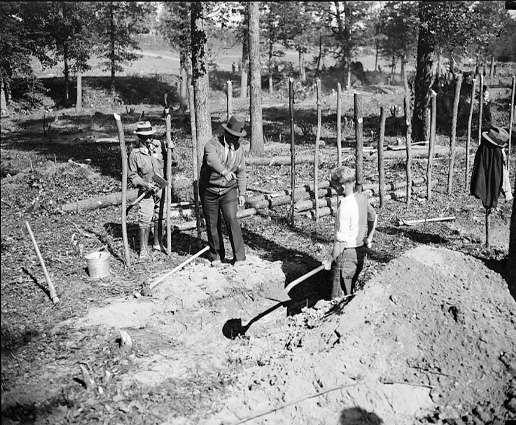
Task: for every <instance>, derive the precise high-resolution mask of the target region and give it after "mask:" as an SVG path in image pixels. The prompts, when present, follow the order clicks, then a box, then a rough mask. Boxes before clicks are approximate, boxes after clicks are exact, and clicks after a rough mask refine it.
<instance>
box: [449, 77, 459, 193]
mask: <svg viewBox="0 0 516 425" xmlns="http://www.w3.org/2000/svg"><path fill="white" fill-rule="evenodd" d="M461 86H462V74H458V75H457V80H456V82H455V98H454V100H453V114H452V125H451V138H450V167H449V169H448V195H451V193H452V185H453V168H454V165H455V164H454V162H455V136H456V134H457V115H458V113H459V99H460V88H461Z"/></svg>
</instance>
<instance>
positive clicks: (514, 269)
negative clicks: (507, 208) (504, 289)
mask: <svg viewBox="0 0 516 425" xmlns="http://www.w3.org/2000/svg"><path fill="white" fill-rule="evenodd" d="M515 180H516V175H515ZM515 186H516V184H515ZM505 271H506V273H507V276H508V279H507V283H508V284H509V290H510V291H511V294H513V296H514V293H515V292H516V196H515V197H514V198H513V200H512V214H511V230H510V236H509V255H508V257H507V263H506V265H505Z"/></svg>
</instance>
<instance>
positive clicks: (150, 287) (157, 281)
mask: <svg viewBox="0 0 516 425" xmlns="http://www.w3.org/2000/svg"><path fill="white" fill-rule="evenodd" d="M209 249H210V247H209V246H205V247H204V248H203V249H201V250H200V251H199V252H198V253H197V254H194V255H192V256H191V257H190V258H189V259H188V260H185V261H183V262H182V263H181V264H179V266H177V267H175V268H174V269H172V270H170V271H169V272H167V273H165V274H164V275H163V276H160V277H158V278H157V279H156V280H155V281H154V282H152V283H151V284H150V285H149V289H153V288H155V287H156V286H157V285H158V284H159V283H161V282H162V281H163V280H164V279H165V278H167V277H168V276H170V275H171V274H174V273H175V272H176V271H178V270H180V269H182V268H183V267H184V266H186V265H187V264H188V263H189V262H191V261H192V260H195V259H196V258H197V257H200V256H201V255H202V254H204V253H205V252H206V251H209Z"/></svg>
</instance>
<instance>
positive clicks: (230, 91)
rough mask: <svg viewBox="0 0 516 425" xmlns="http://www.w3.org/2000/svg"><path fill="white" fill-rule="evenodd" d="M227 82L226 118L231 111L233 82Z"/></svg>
mask: <svg viewBox="0 0 516 425" xmlns="http://www.w3.org/2000/svg"><path fill="white" fill-rule="evenodd" d="M227 84H228V93H227V117H228V118H227V120H228V121H229V118H231V114H232V113H233V83H232V82H231V80H229V81H228V82H227Z"/></svg>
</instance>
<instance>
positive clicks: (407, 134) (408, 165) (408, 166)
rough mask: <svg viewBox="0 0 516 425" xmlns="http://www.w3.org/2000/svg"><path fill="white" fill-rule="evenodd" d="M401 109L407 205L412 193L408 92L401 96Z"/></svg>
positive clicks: (410, 114) (410, 113) (410, 126)
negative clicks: (404, 141) (402, 112)
mask: <svg viewBox="0 0 516 425" xmlns="http://www.w3.org/2000/svg"><path fill="white" fill-rule="evenodd" d="M403 109H404V114H405V139H406V144H405V149H406V151H407V163H406V169H405V173H406V176H407V199H406V201H405V202H406V203H407V205H410V197H411V195H412V109H411V107H410V92H409V91H407V92H406V93H405V97H404V98H403Z"/></svg>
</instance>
